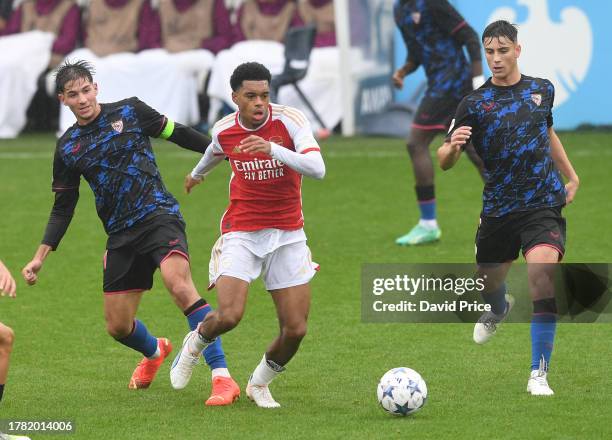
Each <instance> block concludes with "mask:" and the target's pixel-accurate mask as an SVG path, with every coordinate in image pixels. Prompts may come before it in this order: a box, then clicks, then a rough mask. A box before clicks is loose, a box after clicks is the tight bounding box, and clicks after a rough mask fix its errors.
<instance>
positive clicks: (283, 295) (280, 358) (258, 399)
mask: <svg viewBox="0 0 612 440" xmlns="http://www.w3.org/2000/svg"><path fill="white" fill-rule="evenodd" d="M270 293H271V295H272V299H273V301H274V305H275V306H276V314H277V316H278V322H279V326H280V332H279V335H278V336H277V337H276V338H275V339H274V340H273V341H272V344H270V346H269V347H268V349H267V350H266V352H265V353H264V356H263V357H262V359H261V361H260V362H259V364H258V365H257V367H256V368H255V370H254V371H253V374H251V377H250V378H249V383H248V385H247V390H246V392H247V396H248V397H249V398H250V399H251V400H253V401H254V402H255V403H256V404H257V406H260V407H262V408H277V407H280V404H279V403H278V402H277V401H276V400H274V398H273V397H272V394H271V393H270V390H269V388H268V386H269V385H270V383H271V382H272V381H273V380H274V378H275V377H276V376H278V375H279V374H280V373H282V372H283V371H284V370H285V367H286V365H287V363H289V361H290V360H291V358H292V357H293V355H295V353H296V352H297V350H298V348H299V346H300V343H301V342H302V339H303V338H304V336H305V335H306V328H307V320H308V311H309V309H310V286H309V285H308V284H302V285H300V286H293V287H288V288H285V289H278V290H272V291H270Z"/></svg>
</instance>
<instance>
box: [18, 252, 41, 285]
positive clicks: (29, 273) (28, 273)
mask: <svg viewBox="0 0 612 440" xmlns="http://www.w3.org/2000/svg"><path fill="white" fill-rule="evenodd" d="M42 265H43V263H42V260H39V259H36V258H35V259H33V260H32V261H30V262H29V263H28V264H26V266H25V267H24V268H23V269H22V270H21V274H22V275H23V279H24V280H25V282H26V283H28V285H30V286H32V285H34V284H36V281H37V280H38V275H37V274H38V271H39V270H40V269H41V268H42Z"/></svg>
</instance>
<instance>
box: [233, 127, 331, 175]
mask: <svg viewBox="0 0 612 440" xmlns="http://www.w3.org/2000/svg"><path fill="white" fill-rule="evenodd" d="M311 137H312V135H311ZM312 140H313V143H312V144H311V146H310V147H307V148H302V149H300V150H299V152H298V151H292V150H290V149H288V148H285V147H283V146H282V145H278V144H276V143H274V142H268V141H266V140H265V139H263V138H261V137H259V136H255V135H251V136H248V137H246V138H244V139H243V140H242V141H240V146H239V147H240V149H241V150H242V151H243V152H244V153H247V154H251V155H253V154H256V153H265V154H269V155H270V156H272V157H273V158H274V159H277V160H279V161H281V162H283V163H284V164H285V165H287V166H288V167H289V168H291V169H293V170H295V171H297V172H298V173H300V174H302V175H304V176H308V177H312V178H314V179H323V177H325V162H323V156H321V149H320V148H319V146H318V144H317V142H316V141H315V140H314V138H312ZM296 147H297V145H296Z"/></svg>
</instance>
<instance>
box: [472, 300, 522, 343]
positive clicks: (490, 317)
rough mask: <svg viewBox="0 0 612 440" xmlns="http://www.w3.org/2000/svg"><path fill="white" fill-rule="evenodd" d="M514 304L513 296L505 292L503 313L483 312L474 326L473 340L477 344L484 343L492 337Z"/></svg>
mask: <svg viewBox="0 0 612 440" xmlns="http://www.w3.org/2000/svg"><path fill="white" fill-rule="evenodd" d="M513 305H514V297H513V296H512V295H510V294H508V293H507V294H506V311H505V312H504V313H503V315H496V314H495V313H493V312H484V313H483V314H482V316H481V317H480V318H479V319H478V322H476V325H475V326H474V342H476V343H477V344H485V343H487V342H489V339H491V338H492V337H493V335H494V334H495V332H496V331H497V326H498V325H499V324H501V323H502V322H503V321H504V320H505V319H506V317H507V316H508V314H509V313H510V310H512V306H513Z"/></svg>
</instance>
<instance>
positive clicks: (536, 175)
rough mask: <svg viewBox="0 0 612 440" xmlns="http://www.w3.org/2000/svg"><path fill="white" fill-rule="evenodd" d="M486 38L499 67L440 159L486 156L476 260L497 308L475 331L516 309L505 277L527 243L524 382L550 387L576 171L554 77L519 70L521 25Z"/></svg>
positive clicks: (487, 329) (489, 331)
mask: <svg viewBox="0 0 612 440" xmlns="http://www.w3.org/2000/svg"><path fill="white" fill-rule="evenodd" d="M482 42H483V44H484V47H485V54H486V58H487V64H488V65H489V68H490V69H491V72H492V73H493V77H492V78H490V79H489V80H488V81H487V82H486V83H485V84H484V85H483V86H482V87H480V88H479V89H478V90H475V91H474V92H472V93H470V94H469V95H468V96H466V97H465V98H464V99H463V100H462V101H461V103H460V104H459V107H458V108H457V114H456V116H455V119H454V120H453V123H452V125H451V128H450V130H449V133H448V135H447V137H446V142H445V143H444V145H443V146H442V147H440V148H439V150H438V159H439V161H440V166H441V167H442V169H449V168H451V167H452V166H453V165H454V164H455V163H456V162H457V160H458V159H459V156H460V154H461V151H463V149H464V148H465V146H466V145H467V144H469V143H470V142H471V143H472V144H473V145H474V147H475V148H476V152H477V153H478V155H480V157H481V158H482V160H483V162H484V166H485V176H486V180H485V186H484V191H483V208H482V213H481V216H480V226H479V227H478V231H477V234H476V262H477V263H478V266H479V271H480V273H481V276H484V275H486V276H487V278H488V281H487V286H486V292H487V293H486V294H484V295H483V297H484V299H485V301H486V302H487V303H488V304H490V305H491V311H490V312H485V313H484V314H483V315H482V316H481V318H480V319H479V321H478V322H477V323H476V326H475V327H474V341H475V342H476V343H478V344H484V343H486V342H487V341H489V339H490V338H491V337H492V336H493V335H494V334H495V332H496V329H497V326H498V325H499V324H500V323H501V322H502V321H503V320H504V319H505V318H506V316H507V315H508V313H509V312H510V309H511V308H512V303H513V299H512V297H511V296H510V295H507V294H506V285H505V282H504V280H505V278H506V275H507V273H508V270H509V269H510V265H511V264H512V261H513V260H515V259H517V258H518V256H519V251H521V250H522V252H523V256H524V257H525V260H526V261H527V264H528V266H527V274H528V278H529V290H530V295H531V298H532V301H533V317H532V321H531V344H532V359H531V375H530V378H529V380H528V383H527V391H528V392H529V393H531V394H532V395H539V396H542V395H544V396H548V395H552V394H554V393H553V390H552V389H551V388H550V386H549V385H548V380H547V373H548V366H549V363H550V357H551V354H552V349H553V343H554V338H555V330H556V317H557V305H556V301H555V291H554V279H553V278H554V272H555V266H556V263H557V262H558V261H560V260H561V258H562V257H563V253H564V252H565V219H564V218H563V217H562V215H561V209H562V208H563V206H564V205H566V204H567V203H571V202H572V200H573V199H574V196H575V194H576V191H577V189H578V185H579V180H578V176H577V175H576V172H575V171H574V168H573V167H572V164H571V163H570V161H569V159H568V158H567V155H566V153H565V150H564V148H563V145H562V144H561V141H560V140H559V137H558V136H557V134H556V133H555V130H554V129H553V116H552V107H553V102H554V98H555V89H554V86H553V85H552V83H551V82H550V81H549V80H547V79H541V78H532V77H529V76H526V75H522V74H521V72H520V71H519V67H518V58H519V55H520V53H521V46H520V44H518V42H517V30H516V28H515V27H514V26H513V25H512V24H510V23H508V22H507V21H503V20H502V21H496V22H494V23H491V24H490V25H489V26H487V28H486V29H485V31H484V33H483V35H482ZM559 172H561V174H563V175H564V176H565V177H566V178H567V184H565V185H564V184H563V180H562V178H561V176H560V174H559Z"/></svg>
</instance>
